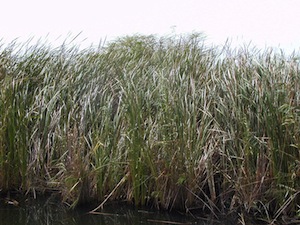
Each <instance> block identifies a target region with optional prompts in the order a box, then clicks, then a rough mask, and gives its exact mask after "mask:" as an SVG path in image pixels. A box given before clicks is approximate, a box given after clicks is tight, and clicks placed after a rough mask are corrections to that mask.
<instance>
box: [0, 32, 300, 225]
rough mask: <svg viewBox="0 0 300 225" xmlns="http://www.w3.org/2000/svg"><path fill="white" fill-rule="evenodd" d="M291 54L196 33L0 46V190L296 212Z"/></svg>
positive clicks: (271, 216)
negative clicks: (213, 42) (94, 44)
mask: <svg viewBox="0 0 300 225" xmlns="http://www.w3.org/2000/svg"><path fill="white" fill-rule="evenodd" d="M299 69H300V68H299V58H297V57H296V55H288V56H287V55H284V54H283V53H274V52H273V51H272V49H266V50H265V51H264V52H262V51H258V50H256V49H255V48H252V49H249V48H241V49H231V48H230V46H227V47H224V48H222V49H220V48H216V47H207V46H206V45H205V40H204V39H203V36H202V35H201V34H191V35H186V36H181V37H177V36H172V37H161V38H158V37H155V36H129V37H123V38H119V39H117V40H115V41H113V42H110V43H108V44H105V45H103V46H101V47H99V48H98V49H94V48H88V49H84V50H79V49H78V48H77V47H76V46H75V47H68V46H66V45H62V46H61V47H59V48H51V47H49V46H47V45H43V44H37V45H32V46H30V45H23V46H21V47H20V45H18V44H16V43H12V44H11V45H9V46H7V47H5V48H2V49H1V52H0V85H1V95H0V186H1V187H0V188H1V192H7V191H9V190H12V189H17V190H20V191H22V192H24V193H33V194H35V193H36V192H44V191H50V192H59V193H60V194H61V196H62V198H63V201H65V202H68V203H69V204H70V205H71V206H76V205H77V204H80V203H86V202H91V201H98V202H99V203H102V204H101V205H99V207H97V209H98V208H101V207H103V205H104V204H105V203H106V202H107V201H111V200H126V201H129V202H133V203H134V204H136V205H150V206H154V207H157V208H162V209H175V208H177V209H178V208H179V209H184V210H186V212H192V211H194V210H199V211H202V210H204V211H209V212H210V213H213V214H214V215H216V216H218V215H220V214H228V213H231V212H235V213H236V212H237V213H239V215H240V218H241V220H243V218H244V215H247V214H250V215H252V216H253V215H254V216H255V217H260V218H263V219H265V220H267V221H269V222H270V223H271V222H273V223H275V222H276V221H277V220H279V219H282V218H285V219H286V218H293V219H295V218H299V216H300V208H299V207H300V204H299V202H300V189H299V187H300V150H299V149H300V92H299V90H300V89H299V88H300V71H299Z"/></svg>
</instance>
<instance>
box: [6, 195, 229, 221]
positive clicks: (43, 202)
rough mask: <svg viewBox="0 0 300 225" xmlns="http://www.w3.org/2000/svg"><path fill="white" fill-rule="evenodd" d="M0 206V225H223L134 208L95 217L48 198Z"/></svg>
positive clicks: (113, 209) (110, 209)
mask: <svg viewBox="0 0 300 225" xmlns="http://www.w3.org/2000/svg"><path fill="white" fill-rule="evenodd" d="M12 203H13V202H11V201H10V202H7V201H6V202H5V200H2V201H1V203H0V225H114V224H120V225H127V224H128V225H129V224H130V225H137V224H143V225H158V224H159V225H166V224H179V225H181V224H194V225H206V224H224V223H222V222H217V221H213V222H212V221H210V222H209V221H204V220H201V219H199V218H198V219H196V218H193V217H191V216H190V217H188V216H184V215H182V214H180V213H178V212H177V213H175V212H174V213H167V212H157V211H152V210H149V209H137V208H135V207H133V206H128V205H124V204H122V205H120V204H118V205H116V204H115V205H107V206H105V208H104V210H102V211H100V212H99V214H97V215H92V214H89V213H88V211H89V210H90V209H88V208H82V207H81V208H77V209H75V210H70V209H68V207H66V206H64V205H62V204H60V203H58V202H57V201H52V200H49V199H44V198H43V199H37V200H28V199H27V200H26V201H23V202H21V201H20V202H19V204H18V205H16V204H17V203H16V204H15V205H13V204H12Z"/></svg>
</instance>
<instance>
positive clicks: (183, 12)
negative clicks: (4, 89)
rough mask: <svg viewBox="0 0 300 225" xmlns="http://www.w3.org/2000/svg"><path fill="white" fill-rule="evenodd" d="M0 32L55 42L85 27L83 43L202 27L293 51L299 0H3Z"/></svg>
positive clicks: (298, 37)
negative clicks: (42, 38) (43, 38)
mask: <svg viewBox="0 0 300 225" xmlns="http://www.w3.org/2000/svg"><path fill="white" fill-rule="evenodd" d="M0 32H1V33H0V38H3V41H4V42H9V41H11V40H13V39H15V38H19V40H22V41H23V40H26V39H28V38H29V37H35V38H40V37H46V36H48V38H47V39H48V41H49V42H51V43H61V42H62V41H63V40H64V39H65V38H66V37H67V35H69V34H72V35H73V36H74V35H76V34H78V33H80V32H82V33H81V35H80V36H79V38H78V39H77V41H78V42H82V41H83V40H85V41H83V42H82V44H84V45H89V44H90V43H92V42H93V43H95V44H97V43H98V42H99V41H100V39H102V40H103V39H104V38H107V39H108V40H111V39H113V38H115V37H119V36H124V35H132V34H158V35H170V34H171V33H172V32H176V33H177V34H186V33H191V32H204V33H205V35H206V36H207V41H208V42H209V43H214V44H216V45H219V44H224V43H225V40H226V39H227V38H229V39H231V40H232V42H233V43H235V42H236V41H237V40H239V42H240V43H241V42H246V43H249V41H252V43H253V44H254V45H256V46H257V47H259V48H264V47H265V46H273V47H278V46H279V47H281V48H284V49H286V50H287V51H291V49H296V50H299V47H300V1H299V0H151V1H148V0H98V1H97V0H9V1H5V2H2V3H1V13H0ZM59 37H60V38H59ZM57 39H58V40H57ZM3 41H2V42H3Z"/></svg>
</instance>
